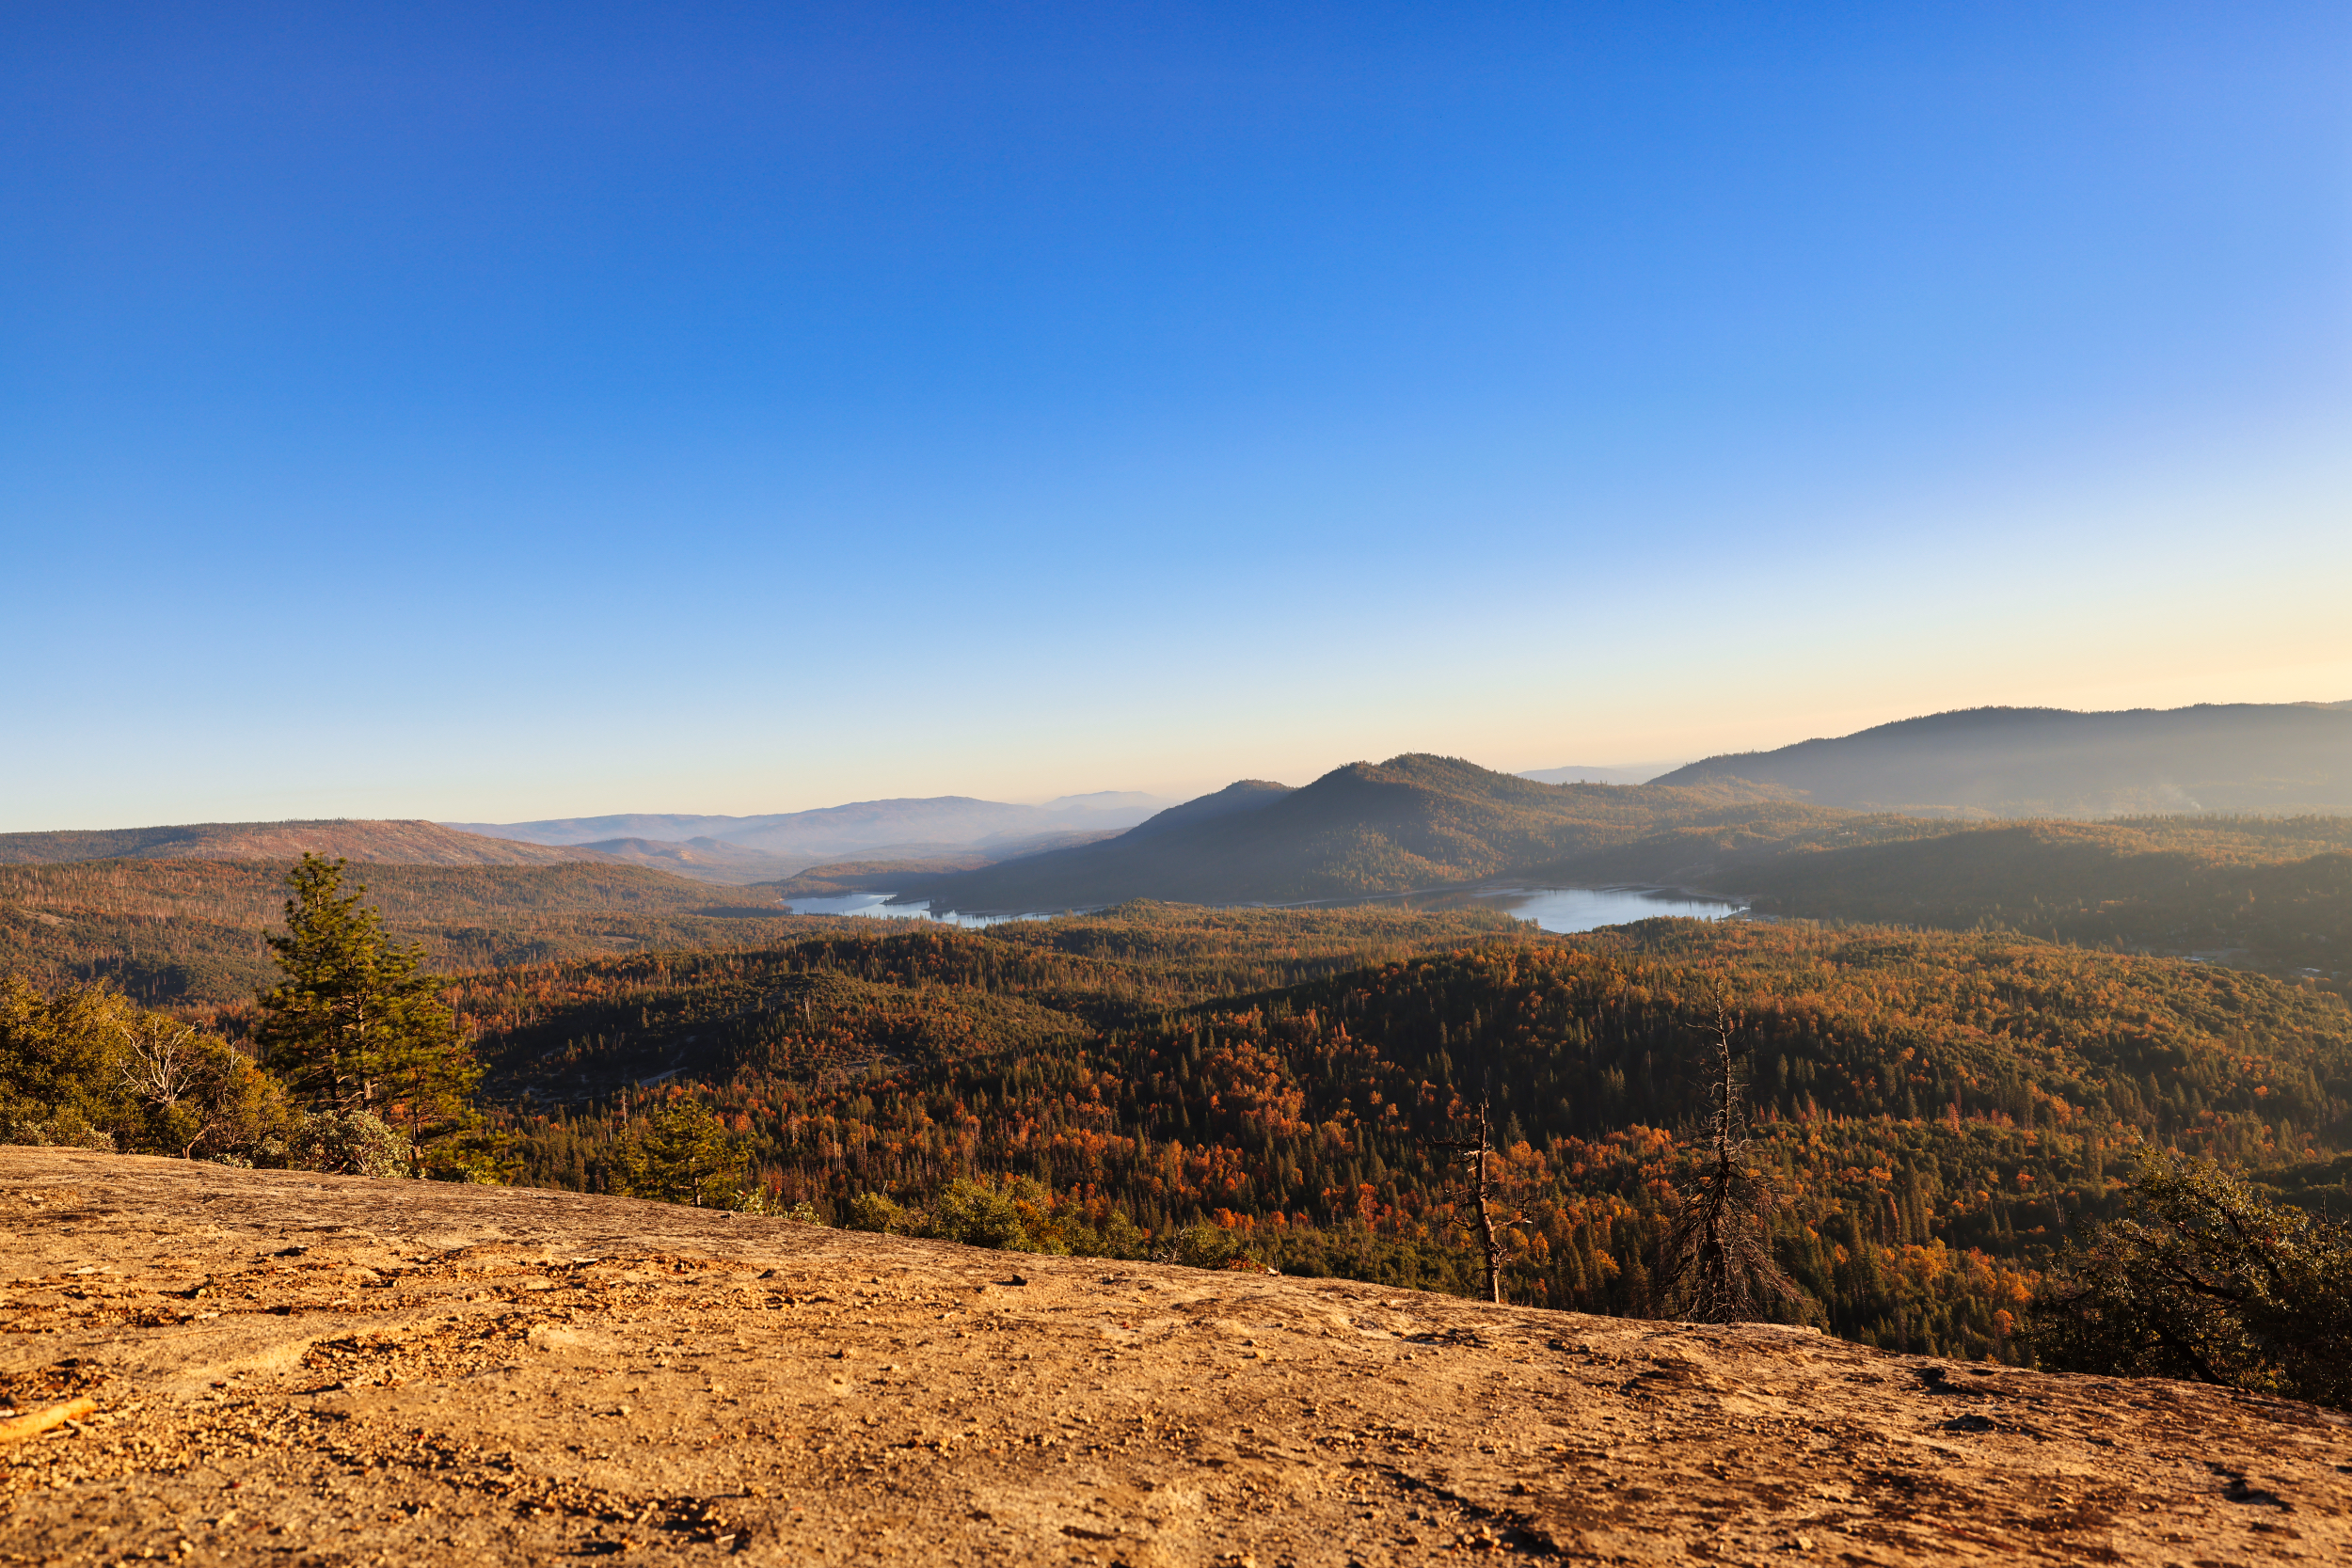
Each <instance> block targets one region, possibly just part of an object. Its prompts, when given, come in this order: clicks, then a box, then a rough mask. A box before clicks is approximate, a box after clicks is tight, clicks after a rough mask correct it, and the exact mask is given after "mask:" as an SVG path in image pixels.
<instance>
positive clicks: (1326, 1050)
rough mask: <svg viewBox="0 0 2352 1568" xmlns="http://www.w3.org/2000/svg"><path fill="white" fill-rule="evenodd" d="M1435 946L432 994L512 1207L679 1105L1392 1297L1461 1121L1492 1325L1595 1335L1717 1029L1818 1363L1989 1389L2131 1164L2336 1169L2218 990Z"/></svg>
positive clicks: (799, 1190) (763, 1150)
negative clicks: (500, 1162) (1499, 1183)
mask: <svg viewBox="0 0 2352 1568" xmlns="http://www.w3.org/2000/svg"><path fill="white" fill-rule="evenodd" d="M1459 918H1462V917H1435V916H1418V917H1417V916H1413V915H1411V914H1410V913H1409V911H1394V910H1355V911H1222V912H1211V911H1171V910H1166V909H1155V908H1152V907H1150V906H1132V907H1128V908H1123V909H1120V910H1117V911H1107V912H1105V913H1104V914H1103V915H1100V916H1091V917H1071V918H1065V919H1062V920H1057V921H1053V922H1041V923H1034V924H1017V925H1010V926H1000V927H993V928H992V929H990V930H988V931H986V932H979V933H973V932H960V931H953V930H946V929H941V928H938V927H925V928H921V929H917V930H913V931H899V932H876V933H873V934H870V935H869V934H867V933H866V932H862V931H861V932H847V931H845V932H844V933H843V934H841V935H838V936H835V937H833V938H830V939H827V940H824V941H821V942H803V943H800V944H796V945H793V946H788V947H781V948H776V949H771V950H767V951H760V952H739V953H735V954H727V955H701V956H693V955H675V956H664V957H654V956H646V957H643V958H632V959H620V960H611V961H604V962H597V963H593V964H576V965H556V966H548V967H545V968H541V969H537V970H532V971H521V972H509V973H506V974H499V975H485V976H482V977H480V978H479V979H476V980H470V981H468V982H467V983H465V985H464V986H463V987H462V988H461V990H460V991H459V992H458V993H457V996H458V1001H459V1005H460V1006H462V1007H463V1009H464V1010H465V1011H466V1012H467V1013H468V1015H469V1017H470V1018H471V1019H472V1020H473V1021H474V1022H476V1023H477V1024H478V1025H480V1026H481V1027H482V1029H483V1030H484V1032H485V1033H484V1040H485V1049H486V1050H487V1052H488V1053H489V1054H490V1055H491V1057H492V1058H493V1060H494V1062H495V1064H496V1069H495V1073H494V1078H493V1084H494V1085H496V1092H497V1093H498V1094H499V1095H500V1097H501V1101H502V1102H503V1103H505V1104H506V1105H507V1106H509V1107H510V1110H509V1112H508V1115H509V1117H510V1125H512V1126H513V1128H514V1129H515V1130H516V1132H517V1133H518V1134H519V1135H520V1136H521V1138H522V1139H523V1144H522V1146H521V1147H522V1148H524V1149H525V1150H527V1154H526V1158H527V1161H528V1164H529V1167H530V1169H531V1170H532V1173H533V1175H534V1178H535V1179H536V1180H542V1181H548V1182H551V1183H555V1184H561V1185H572V1186H584V1187H591V1188H593V1187H597V1186H600V1185H603V1184H605V1183H607V1182H609V1181H610V1180H612V1171H613V1170H614V1169H615V1168H616V1167H615V1164H614V1162H615V1160H616V1151H617V1150H619V1149H620V1148H623V1147H625V1145H626V1142H627V1140H628V1137H629V1136H630V1135H631V1129H632V1127H633V1126H635V1125H636V1123H637V1121H638V1120H639V1118H641V1117H644V1115H646V1114H647V1113H648V1112H649V1111H650V1110H651V1109H652V1108H653V1107H655V1106H657V1105H658V1104H660V1103H661V1102H662V1101H663V1100H664V1098H665V1097H667V1096H670V1095H674V1094H677V1093H681V1092H689V1091H690V1090H691V1092H693V1093H696V1094H706V1095H707V1096H709V1097H710V1098H711V1099H712V1100H714V1101H716V1103H717V1104H718V1105H719V1107H720V1108H721V1110H722V1111H723V1113H724V1114H725V1116H726V1117H728V1118H729V1120H730V1123H731V1125H732V1126H733V1128H734V1129H735V1131H736V1132H737V1134H738V1135H739V1137H740V1138H742V1139H743V1140H745V1141H746V1142H747V1144H748V1145H749V1147H750V1148H752V1149H753V1151H754V1152H755V1155H756V1157H757V1159H758V1161H759V1163H760V1165H761V1168H762V1176H763V1180H764V1181H765V1182H766V1183H767V1185H768V1187H769V1188H770V1190H771V1192H772V1193H774V1194H775V1195H777V1196H778V1197H779V1198H780V1199H782V1200H786V1201H807V1202H810V1203H812V1204H815V1205H817V1206H818V1208H819V1209H820V1210H822V1211H824V1212H830V1213H841V1212H845V1211H846V1207H847V1205H848V1204H849V1201H850V1198H852V1197H853V1196H856V1195H857V1194H859V1193H861V1192H870V1193H881V1194H886V1195H888V1196H892V1197H893V1198H895V1199H896V1200H897V1201H899V1202H902V1203H910V1204H920V1203H923V1202H926V1201H929V1200H930V1196H932V1195H934V1194H936V1193H937V1192H938V1191H940V1190H941V1188H942V1187H943V1185H944V1184H945V1183H946V1182H948V1181H949V1180H953V1179H956V1178H959V1177H966V1176H970V1175H972V1174H974V1173H976V1172H977V1173H978V1174H979V1175H981V1176H982V1177H983V1178H997V1179H1006V1178H1013V1177H1022V1178H1028V1179H1032V1180H1037V1181H1039V1182H1041V1183H1043V1184H1044V1185H1045V1186H1046V1187H1048V1188H1050V1189H1051V1192H1052V1194H1053V1197H1054V1202H1055V1203H1056V1205H1057V1206H1061V1207H1066V1208H1067V1210H1068V1211H1069V1212H1071V1213H1073V1215H1077V1216H1080V1217H1087V1216H1091V1217H1090V1218H1089V1220H1088V1223H1089V1224H1097V1225H1099V1224H1105V1223H1108V1214H1109V1212H1111V1211H1112V1210H1117V1211H1119V1212H1123V1213H1125V1214H1127V1215H1128V1216H1129V1217H1130V1218H1131V1219H1132V1220H1133V1221H1134V1222H1136V1224H1138V1225H1140V1226H1142V1227H1146V1228H1148V1229H1151V1230H1153V1231H1154V1232H1155V1233H1160V1234H1166V1233H1168V1231H1169V1230H1171V1229H1172V1228H1175V1227H1182V1226H1184V1225H1186V1224H1190V1223H1194V1222H1197V1221H1199V1220H1201V1219H1207V1220H1210V1221H1212V1222H1214V1223H1215V1224H1216V1225H1217V1226H1219V1227H1222V1228H1223V1229H1224V1230H1226V1231H1227V1232H1229V1233H1230V1234H1231V1235H1232V1237H1233V1238H1234V1239H1235V1240H1236V1242H1237V1243H1239V1244H1242V1245H1244V1246H1246V1247H1248V1249H1250V1250H1253V1251H1255V1252H1256V1253H1257V1254H1258V1255H1259V1256H1260V1257H1262V1258H1263V1259H1265V1260H1267V1261H1269V1262H1272V1263H1274V1264H1276V1265H1277V1266H1279V1267H1281V1268H1283V1269H1285V1270H1287V1271H1292V1272H1301V1273H1310V1274H1313V1273H1324V1272H1339V1273H1346V1274H1351V1275H1356V1276H1358V1277H1363V1278H1371V1279H1377V1280H1384V1281H1390V1282H1393V1283H1396V1284H1399V1285H1434V1286H1439V1287H1445V1288H1456V1289H1459V1288H1465V1287H1467V1286H1468V1284H1469V1283H1470V1279H1471V1278H1472V1276H1473V1272H1474V1271H1473V1269H1472V1267H1471V1265H1470V1259H1469V1253H1468V1250H1467V1248H1466V1247H1465V1246H1464V1244H1463V1243H1462V1240H1461V1238H1460V1235H1459V1233H1458V1232H1457V1231H1455V1230H1454V1228H1453V1227H1452V1219H1453V1216H1454V1215H1455V1214H1456V1213H1457V1212H1459V1211H1460V1206H1461V1203H1462V1201H1463V1199H1462V1194H1461V1192H1460V1189H1459V1186H1458V1183H1456V1181H1455V1180H1454V1178H1453V1176H1452V1174H1451V1172H1450V1170H1449V1168H1448V1166H1447V1165H1446V1163H1445V1156H1444V1155H1443V1153H1442V1151H1441V1150H1438V1149H1435V1148H1432V1147H1431V1145H1430V1140H1431V1139H1433V1138H1438V1137H1443V1136H1449V1135H1456V1134H1458V1133H1459V1132H1460V1130H1461V1125H1462V1122H1461V1117H1462V1116H1463V1114H1464V1112H1465V1109H1466V1106H1467V1104H1468V1102H1470V1101H1474V1100H1475V1099H1477V1098H1478V1097H1480V1096H1482V1095H1485V1096H1491V1099H1492V1103H1493V1107H1494V1114H1495V1117H1496V1119H1497V1122H1498V1125H1499V1126H1500V1128H1501V1129H1502V1137H1501V1138H1500V1139H1499V1143H1500V1145H1501V1146H1502V1149H1503V1154H1504V1160H1503V1164H1505V1165H1506V1166H1507V1176H1506V1177H1505V1180H1504V1192H1503V1200H1504V1202H1505V1204H1506V1205H1507V1206H1508V1208H1509V1210H1511V1211H1516V1212H1521V1213H1523V1214H1524V1216H1525V1224H1524V1225H1523V1227H1519V1228H1518V1229H1517V1230H1516V1231H1514V1232H1513V1234H1514V1235H1515V1236H1516V1237H1517V1242H1516V1243H1515V1247H1516V1251H1515V1256H1514V1260H1513V1262H1512V1265H1511V1268H1510V1271H1509V1280H1510V1283H1511V1289H1512V1291H1513V1294H1514V1296H1515V1298H1516V1299H1518V1300H1522V1301H1533V1302H1537V1303H1543V1304H1549V1305H1552V1306H1557V1307H1579V1308H1583V1309H1595V1310H1608V1311H1626V1312H1636V1313H1638V1312H1640V1311H1643V1310H1645V1308H1646V1307H1647V1306H1648V1305H1649V1297H1648V1291H1649V1283H1648V1274H1647V1265H1646V1261H1645V1259H1647V1258H1648V1257H1649V1256H1650V1250H1651V1248H1652V1246H1653V1244H1654V1243H1655V1241H1656V1238H1657V1236H1658V1234H1659V1231H1660V1230H1661V1227H1662V1225H1663V1215H1664V1213H1665V1212H1667V1210H1668V1208H1669V1207H1670V1204H1671V1194H1672V1192H1673V1191H1674V1189H1675V1184H1676V1183H1677V1182H1678V1181H1680V1180H1684V1179H1685V1177H1686V1175H1687V1172H1688V1168H1689V1166H1688V1161H1687V1157H1686V1154H1687V1144H1686V1143H1685V1142H1684V1141H1683V1140H1685V1139H1687V1137H1688V1136H1689V1135H1690V1133H1691V1132H1692V1129H1693V1127H1694V1124H1695V1122H1696V1121H1697V1119H1698V1118H1699V1117H1700V1115H1701V1113H1702V1110H1703V1107H1704V1104H1705V1084H1706V1074H1705V1069H1704V1068H1703V1065H1702V1064H1703V1062H1704V1060H1705V1054H1706V1053H1705V1047H1706V1045H1707V1043H1708V1038H1709V1035H1710V1031H1711V1028H1712V1025H1713V1023H1714V1022H1715V1020H1716V1018H1717V1016H1718V1009H1719V1008H1721V1009H1723V1012H1724V1016H1726V1017H1727V1018H1728V1019H1729V1021H1730V1023H1731V1027H1732V1029H1733V1032H1734V1036H1735V1038H1736V1040H1737V1041H1738V1043H1739V1046H1740V1051H1741V1053H1742V1057H1743V1060H1744V1062H1745V1064H1746V1069H1747V1070H1748V1071H1749V1072H1750V1073H1751V1074H1752V1076H1753V1079H1754V1089H1753V1101H1754V1109H1755V1119H1756V1132H1757V1135H1758V1137H1759V1139H1760V1140H1761V1149H1762V1157H1763V1160H1764V1163H1765V1164H1766V1167H1767V1168H1768V1169H1769V1170H1770V1171H1771V1172H1772V1173H1773V1182H1774V1185H1775V1187H1776V1189H1777V1191H1778V1192H1779V1194H1780V1196H1781V1197H1782V1198H1783V1199H1784V1200H1786V1202H1787V1205H1788V1207H1787V1208H1786V1209H1785V1210H1784V1211H1783V1212H1782V1213H1781V1215H1780V1217H1779V1219H1778V1220H1776V1222H1775V1244H1776V1248H1777V1250H1778V1252H1779V1254H1780V1257H1781V1259H1782V1261H1783V1262H1784V1264H1785V1265H1786V1266H1788V1268H1789V1269H1790V1271H1791V1272H1792V1273H1793V1274H1795V1275H1796V1276H1797V1277H1798V1278H1799V1279H1800V1280H1801V1281H1803V1282H1804V1284H1805V1285H1806V1287H1807V1288H1808V1289H1809V1290H1810V1291H1813V1292H1814V1293H1815V1294H1816V1295H1817V1296H1818V1297H1819V1298H1820V1300H1821V1301H1822V1302H1823V1303H1824V1304H1826V1307H1827V1308H1828V1312H1829V1318H1830V1324H1831V1326H1833V1327H1834V1328H1836V1329H1837V1330H1838V1331H1839V1332H1842V1333H1846V1334H1849V1335H1851V1336H1854V1337H1856V1338H1865V1339H1869V1340H1873V1341H1876V1342H1879V1343H1884V1344H1892V1345H1901V1346H1904V1347H1906V1348H1911V1349H1916V1350H1927V1351H1937V1352H1942V1353H1945V1354H1988V1353H1989V1354H2007V1348H2006V1346H2007V1340H2006V1336H2007V1334H2008V1332H2009V1323H2010V1319H2009V1318H2008V1316H2007V1314H2010V1313H2013V1312H2015V1311H2016V1310H2017V1309H2018V1308H2019V1307H2021V1306H2022V1304H2023V1302H2024V1300H2025V1298H2026V1291H2027V1290H2028V1288H2029V1286H2030V1283H2031V1271H2032V1270H2033V1269H2034V1268H2035V1267H2037V1266H2038V1264H2039V1261H2040V1260H2041V1259H2042V1258H2043V1257H2044V1256H2045V1255H2046V1252H2047V1249H2048V1248H2049V1246H2050V1245H2051V1244H2053V1243H2055V1242H2056V1241H2057V1240H2058V1237H2059V1235H2060V1234H2061V1233H2062V1232H2063V1230H2064V1228H2065V1227H2067V1226H2068V1225H2070V1224H2072V1223H2074V1221H2075V1220H2076V1219H2078V1218H2079V1217H2080V1216H2082V1215H2083V1214H2085V1213H2097V1212H2103V1211H2104V1210H2105V1209H2106V1207H2107V1205H2108V1203H2109V1201H2110V1197H2111V1195H2112V1193H2113V1191H2114V1189H2115V1187H2116V1185H2117V1183H2118V1182H2119V1180H2121V1179H2122V1177H2123V1176H2124V1175H2125V1174H2127V1172H2128V1168H2129V1160H2130V1156H2131V1150H2132V1149H2133V1148H2134V1147H2135V1145H2136V1144H2137V1143H2138V1142H2140V1141H2142V1140H2150V1139H2153V1140H2159V1141H2163V1142H2168V1143H2173V1144H2178V1145H2180V1146H2182V1147H2186V1148H2198V1149H2202V1150H2207V1151H2211V1152H2213V1153H2216V1154H2217V1155H2220V1156H2222V1157H2224V1158H2226V1159H2229V1160H2232V1161H2233V1162H2236V1163H2239V1164H2245V1165H2249V1166H2251V1167H2253V1168H2256V1169H2258V1170H2264V1171H2270V1172H2274V1173H2276V1174H2277V1177H2278V1179H2279V1180H2280V1181H2281V1182H2282V1183H2287V1184H2292V1183H2293V1182H2294V1181H2295V1180H2299V1178H2298V1177H2297V1175H2296V1172H2297V1169H2298V1168H2301V1169H2305V1170H2308V1169H2312V1168H2317V1163H2318V1162H2323V1161H2326V1160H2328V1159H2330V1158H2332V1157H2334V1156H2335V1155H2337V1154H2338V1153H2340V1152H2341V1151H2342V1150H2343V1149H2344V1148H2345V1147H2346V1146H2347V1144H2348V1143H2352V1013H2348V1012H2347V1010H2346V1008H2345V1006H2344V1003H2343V1002H2342V1001H2341V1000H2340V999H2339V998H2337V997H2334V996H2331V995H2327V994H2323V993H2320V992H2316V991H2313V990H2308V989H2304V988H2298V987H2296V986H2294V985H2291V984H2286V983H2281V982H2279V981H2275V980H2270V979H2266V978H2264V977H2262V976H2259V975H2249V974H2239V973H2235V972H2232V971H2228V970H2223V969H2217V968H2212V967H2208V966H2201V965H2196V964H2190V963H2183V962H2177V961H2170V960H2161V959H2150V958H2135V957H2130V956H2123V955H2116V954H2108V953H2098V952H2090V951H2086V950H2083V949H2079V948H2072V947H2066V946H2060V945H2056V944H2052V943H2048V942H2039V941H2035V940H2031V939H2027V938H2022V937H2018V936H2014V935H2006V934H2003V935H1982V934H1979V935H1946V934H1923V933H1906V932H1895V931H1889V930H1883V929H1871V930H1847V931H1825V930H1818V929H1800V928H1793V927H1758V926H1738V925H1731V926H1722V925H1702V924H1699V923H1694V922H1683V921H1653V922H1645V923H1644V924H1643V925H1642V926H1639V927H1629V928H1626V929H1624V930H1621V931H1617V932H1612V933H1597V934H1594V935H1591V936H1588V937H1582V938H1573V939H1558V938H1544V937H1540V936H1536V935H1534V934H1533V933H1530V932H1528V931H1527V930H1526V928H1524V927H1519V928H1517V929H1504V928H1500V923H1495V924H1493V925H1490V926H1489V927H1488V928H1487V929H1486V930H1485V931H1483V932H1482V931H1478V930H1471V929H1454V930H1450V929H1448V928H1447V927H1445V926H1444V925H1443V924H1442V922H1444V921H1445V920H1448V919H1459ZM1383 923H1386V924H1385V925H1384V924H1383ZM1416 923H1417V924H1416ZM1448 937H1451V938H1452V939H1453V943H1452V945H1451V946H1450V947H1443V948H1442V950H1437V951H1433V950H1432V948H1433V946H1441V945H1442V943H1443V942H1444V940H1445V939H1446V938H1448ZM1375 941H1384V942H1387V943H1388V944H1389V945H1390V946H1391V948H1392V949H1395V951H1393V952H1392V953H1391V956H1388V957H1386V958H1376V959H1375V961H1371V962H1366V961H1364V959H1365V958H1366V957H1367V956H1368V955H1367V954H1366V952H1365V951H1364V950H1365V949H1366V948H1368V947H1370V946H1371V945H1373V943H1374V942H1375ZM1351 947H1353V948H1354V949H1355V951H1353V952H1351V951H1350V948H1351ZM655 1079H660V1080H662V1084H661V1086H660V1087H659V1088H647V1087H642V1086H640V1084H641V1081H646V1080H655Z"/></svg>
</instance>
